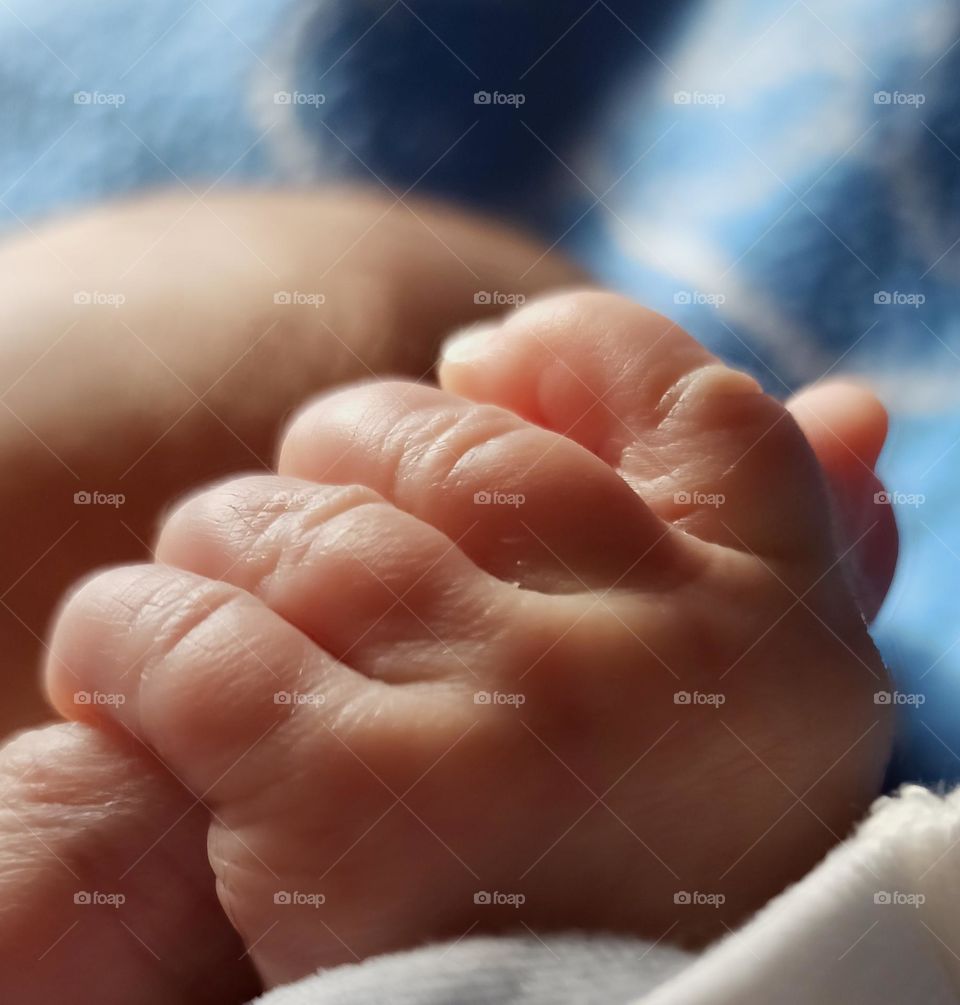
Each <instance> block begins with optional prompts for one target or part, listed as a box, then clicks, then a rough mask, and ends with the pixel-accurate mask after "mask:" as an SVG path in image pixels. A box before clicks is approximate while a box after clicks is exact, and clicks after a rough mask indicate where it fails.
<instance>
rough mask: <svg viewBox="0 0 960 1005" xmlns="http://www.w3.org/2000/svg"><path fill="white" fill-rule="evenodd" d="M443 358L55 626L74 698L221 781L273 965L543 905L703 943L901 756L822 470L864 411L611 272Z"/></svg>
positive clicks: (207, 798) (171, 529)
mask: <svg viewBox="0 0 960 1005" xmlns="http://www.w3.org/2000/svg"><path fill="white" fill-rule="evenodd" d="M439 377H440V385H441V386H440V388H432V387H427V386H425V385H420V384H407V383H402V382H396V381H393V382H380V383H367V384H364V385H360V386H355V387H351V388H346V389H343V390H340V391H337V392H335V393H334V394H331V395H328V396H325V397H323V398H321V399H319V400H317V401H315V402H313V403H312V404H310V405H309V406H307V407H306V408H305V409H303V410H302V411H301V412H300V413H299V414H298V415H297V416H296V418H295V419H294V420H293V422H292V423H291V425H290V426H289V428H288V429H287V432H286V434H285V436H284V438H283V441H282V445H281V449H280V453H279V462H278V474H277V475H276V476H253V477H244V478H239V479H232V480H230V481H229V482H225V483H221V484H219V485H216V486H213V487H212V488H209V489H206V490H204V491H203V492H201V493H199V494H197V495H194V496H192V497H191V498H189V499H187V500H186V501H185V502H184V503H183V504H182V505H181V506H180V507H179V508H178V509H177V510H176V511H175V512H174V513H173V514H172V515H171V516H170V517H169V519H168V520H167V522H166V524H165V526H164V527H163V529H162V531H161V534H160V538H159V542H158V545H157V559H158V562H157V563H155V564H149V565H139V566H130V567H122V568H118V569H113V570H109V571H107V572H105V573H102V574H100V575H98V576H97V577H95V578H93V579H91V580H88V581H87V582H86V583H85V584H84V585H83V586H82V587H81V588H80V589H79V590H78V591H77V592H76V593H74V595H73V596H72V597H71V599H70V600H69V601H68V603H67V604H66V606H65V608H64V610H63V611H62V613H61V616H60V618H59V621H58V623H57V626H56V630H55V632H54V635H53V638H52V640H51V657H50V661H49V664H48V668H47V682H48V687H49V690H50V694H51V697H52V699H53V701H54V703H55V705H56V707H57V708H58V710H59V711H60V712H62V713H63V714H64V715H65V716H67V717H68V718H74V719H85V720H91V721H93V722H95V723H96V724H100V725H107V726H108V728H110V729H112V730H113V731H114V732H120V733H121V734H123V735H126V736H128V737H129V736H133V737H136V738H137V740H138V741H139V742H140V744H142V745H143V746H144V747H146V748H147V749H149V750H150V751H151V752H152V756H155V758H156V759H158V761H159V762H162V763H164V764H165V765H167V766H168V767H169V769H170V771H171V772H173V774H174V775H175V776H176V777H177V778H179V779H181V780H182V782H183V783H184V784H185V785H186V787H187V788H188V789H189V790H191V791H192V792H193V793H195V794H196V795H197V796H199V797H202V800H203V802H204V803H205V804H206V805H207V806H208V807H209V809H210V812H211V817H210V822H209V834H208V847H209V857H210V862H211V864H212V866H213V871H214V873H215V874H216V880H217V892H218V895H219V898H220V902H221V904H222V905H223V908H224V910H225V912H226V914H227V916H228V917H229V919H230V921H231V922H232V923H233V925H234V926H235V927H236V929H237V930H238V932H239V934H240V936H241V938H242V939H243V940H244V942H245V943H246V945H247V946H248V947H250V957H251V958H252V960H253V962H254V963H255V965H256V967H257V969H258V970H259V972H260V975H261V976H262V978H263V980H264V982H265V984H266V985H268V986H270V985H273V984H276V983H280V982H283V981H288V980H292V979H295V978H297V977H299V976H302V975H304V974H306V973H308V972H310V971H311V970H313V969H315V968H316V967H317V966H330V965H333V964H337V963H342V962H351V961H353V960H355V959H356V958H363V957H366V956H368V955H371V954H374V953H379V952H384V951H388V950H392V949H398V948H403V947H406V946H410V945H414V944H417V943H419V942H422V941H424V940H426V939H431V938H443V937H458V936H460V935H462V934H464V933H465V932H467V931H498V930H503V929H506V928H515V927H518V926H519V925H520V924H524V925H527V926H529V927H530V928H531V929H533V930H535V931H539V930H547V929H563V928H586V929H603V930H614V931H622V932H630V933H635V934H638V935H643V936H647V937H650V938H653V939H658V938H661V937H665V936H669V937H670V938H671V939H682V940H686V941H688V942H702V941H703V940H705V939H709V938H712V937H714V936H716V935H719V934H721V933H722V932H723V931H724V926H733V925H735V924H737V923H738V922H739V921H741V920H742V919H743V918H744V917H745V916H746V915H748V914H749V913H750V912H751V911H753V910H754V909H756V908H757V907H759V906H760V905H761V904H762V903H763V902H764V901H765V900H766V899H768V898H769V897H770V896H771V895H772V894H773V893H775V892H777V891H778V890H779V889H781V888H782V887H783V886H784V885H785V884H787V883H788V882H790V881H792V880H794V879H796V878H798V877H799V876H800V875H802V873H803V872H805V871H806V870H807V869H808V868H809V867H810V866H811V865H813V864H814V862H815V861H816V860H817V859H818V858H819V857H820V856H821V855H822V854H823V853H824V852H825V851H826V850H827V848H829V847H830V846H831V845H832V844H834V843H835V842H836V841H838V840H840V839H841V838H842V837H843V836H844V835H845V834H846V833H847V832H848V831H849V829H850V827H851V825H852V824H853V823H854V822H855V821H856V819H857V818H858V817H859V816H860V815H861V814H862V812H863V810H864V809H865V807H866V806H867V804H868V803H869V801H870V800H871V799H872V798H873V797H874V796H875V795H876V793H877V791H878V788H879V784H880V780H881V777H882V773H883V770H884V767H885V762H886V758H887V754H888V751H889V744H890V722H889V716H888V712H889V710H888V708H887V707H886V706H883V705H877V704H875V703H874V700H873V696H874V693H875V692H876V691H878V690H882V689H883V688H885V687H886V676H885V672H884V669H883V666H882V664H881V662H880V660H879V658H878V656H877V654H876V652H875V650H874V648H873V646H872V643H871V642H870V639H869V637H868V635H867V632H866V629H865V626H864V619H863V616H862V614H861V611H860V610H859V609H858V606H857V602H856V600H855V597H854V595H853V593H852V592H851V589H850V586H849V575H848V571H847V565H848V564H849V555H850V554H852V553H853V550H852V548H851V547H850V545H851V544H852V543H853V542H849V543H844V544H841V545H838V544H837V540H836V538H835V530H834V527H833V526H832V524H831V515H830V500H829V496H828V492H832V491H833V488H832V487H831V488H829V489H828V487H827V484H826V483H825V480H824V477H823V474H824V470H826V473H827V475H828V477H829V479H830V485H831V486H832V485H833V480H834V475H835V473H836V472H840V471H844V470H846V468H845V467H844V466H845V465H846V464H847V463H848V462H847V461H846V460H845V459H844V458H843V457H842V456H841V455H840V453H839V452H835V453H834V457H833V460H832V464H833V468H832V469H831V468H830V467H829V466H827V465H823V466H821V464H820V463H818V460H817V458H818V456H819V455H820V450H819V449H818V448H817V442H815V440H816V437H817V436H819V438H820V439H819V442H820V444H821V446H822V445H823V444H825V443H826V442H828V440H827V434H830V435H836V436H837V439H838V440H840V441H842V435H838V434H836V433H835V431H834V429H833V426H834V425H839V426H842V425H843V424H842V422H840V423H836V424H832V423H831V422H825V423H822V424H821V426H822V427H823V428H819V427H818V428H817V431H816V432H815V435H814V436H811V442H810V443H808V440H807V438H806V437H805V435H804V432H805V431H806V428H810V429H814V428H815V426H816V423H814V422H813V420H812V419H811V417H810V416H811V415H814V416H815V415H817V414H818V413H817V411H816V406H817V404H818V402H817V401H813V402H812V403H810V402H808V405H809V408H808V414H807V416H806V418H805V420H804V422H805V428H804V429H801V426H800V425H798V422H797V420H796V419H795V418H794V412H793V408H795V404H794V405H793V406H791V409H786V408H784V407H783V406H782V405H780V404H779V403H777V402H776V401H774V400H773V399H772V398H769V397H767V396H766V395H764V394H763V393H762V392H761V391H760V389H759V388H758V387H757V386H756V384H755V382H753V381H752V380H751V379H749V378H747V377H745V376H743V375H740V374H737V373H735V372H733V371H730V370H729V369H727V368H725V367H723V366H721V365H720V364H719V363H718V361H716V360H715V359H714V358H712V357H711V356H710V355H709V353H707V352H706V350H704V349H703V348H702V347H701V346H699V345H698V344H697V343H696V342H695V341H694V340H693V339H692V338H690V337H689V336H688V335H686V334H685V333H683V332H682V331H680V330H679V329H677V328H676V326H674V325H673V324H672V323H670V322H669V321H667V320H666V319H664V318H661V317H659V316H658V315H655V314H652V313H651V312H649V311H646V310H644V309H642V308H639V307H637V306H635V305H633V304H631V303H629V302H627V301H625V300H622V299H620V298H618V297H615V296H612V295H607V294H597V293H577V294H566V295H563V296H561V297H557V298H553V299H550V300H546V301H542V302H539V303H537V304H535V305H532V306H531V307H529V308H527V309H525V310H522V311H520V312H518V313H516V314H514V315H512V316H511V317H510V318H509V319H508V320H507V321H506V322H505V323H504V324H503V325H502V326H500V327H498V328H495V329H486V330H484V331H483V332H482V333H480V334H479V335H478V336H477V337H475V338H473V339H472V340H467V341H464V340H463V339H460V340H458V342H457V343H456V344H455V345H454V346H453V347H452V348H451V349H450V351H449V352H448V353H447V355H446V357H445V359H444V361H443V363H442V364H441V367H440V370H439ZM820 404H822V402H820ZM827 413H828V417H829V415H830V414H832V413H830V411H829V409H827ZM864 435H866V434H864ZM881 439H882V433H881ZM811 446H812V447H813V449H811ZM815 450H816V451H817V453H816V455H815V453H814V451H815ZM852 456H854V459H855V460H856V462H857V463H858V464H860V466H861V467H865V468H867V469H869V468H872V460H865V457H866V454H865V452H864V451H862V450H861V451H859V453H856V452H854V454H853V455H852ZM869 474H870V476H871V477H872V471H871V472H869ZM849 484H850V485H854V484H859V485H862V486H865V485H867V477H866V475H864V476H862V477H861V476H859V475H851V476H850V478H849ZM851 491H852V490H851ZM885 518H886V517H885V516H884V517H880V516H879V515H878V517H877V521H880V520H881V519H885ZM845 552H846V553H847V557H846V558H843V557H842V556H843V555H844V553H845ZM880 564H881V565H882V563H880ZM81 690H82V691H85V692H89V693H98V694H102V695H104V696H112V697H111V698H110V700H104V701H101V702H91V703H86V704H77V703H76V701H75V699H74V695H75V694H76V693H77V692H78V691H81ZM131 742H135V741H131ZM691 893H696V894H698V896H697V897H693V896H691V897H689V898H688V899H685V895H686V894H691ZM699 895H703V896H699Z"/></svg>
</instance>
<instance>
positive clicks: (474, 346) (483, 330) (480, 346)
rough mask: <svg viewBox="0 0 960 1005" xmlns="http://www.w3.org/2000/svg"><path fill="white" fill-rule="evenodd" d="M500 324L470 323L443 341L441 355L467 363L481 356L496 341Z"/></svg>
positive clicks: (452, 360) (445, 358) (457, 361)
mask: <svg viewBox="0 0 960 1005" xmlns="http://www.w3.org/2000/svg"><path fill="white" fill-rule="evenodd" d="M501 330H502V329H501V326H500V325H498V324H479V325H472V326H471V327H470V328H467V329H465V330H464V331H460V332H457V333H456V334H454V335H452V336H451V337H450V338H449V339H447V341H446V342H445V343H444V346H443V350H442V355H443V358H444V360H447V361H449V362H451V363H469V362H471V361H472V360H474V359H477V358H478V357H480V356H483V355H485V354H486V353H487V351H488V350H489V349H490V348H491V346H493V345H494V343H495V342H496V341H497V337H498V336H499V335H500V332H501Z"/></svg>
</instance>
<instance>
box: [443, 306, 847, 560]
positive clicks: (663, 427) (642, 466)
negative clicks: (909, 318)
mask: <svg viewBox="0 0 960 1005" xmlns="http://www.w3.org/2000/svg"><path fill="white" fill-rule="evenodd" d="M440 380H441V383H442V384H443V386H445V387H446V388H448V389H450V390H453V391H455V392H457V393H458V394H461V395H463V396H464V397H468V398H471V399H473V400H475V401H483V402H491V403H494V404H498V405H501V406H503V407H506V408H509V409H510V410H512V411H514V412H516V413H518V414H519V415H521V416H523V417H524V418H527V419H528V420H530V421H532V422H535V423H537V424H539V425H542V426H545V427H547V428H549V429H552V430H555V431H556V432H560V433H563V434H564V435H566V436H568V437H570V438H572V439H574V440H576V441H578V442H579V443H581V444H582V445H583V446H585V447H587V448H588V449H589V450H591V451H592V452H593V453H595V454H597V455H598V456H600V457H601V458H602V459H604V460H605V461H607V463H608V464H610V465H612V466H613V467H614V468H616V469H617V471H618V472H619V473H620V474H621V475H622V477H623V478H624V479H625V480H626V481H627V482H628V483H630V484H631V485H632V486H633V487H634V488H635V489H636V490H637V491H638V492H639V493H640V494H641V496H642V497H643V499H644V500H645V501H646V502H647V504H648V505H649V506H650V508H651V509H652V510H653V511H654V512H655V513H656V514H657V515H658V516H661V517H662V518H664V519H666V520H669V521H670V522H672V523H674V524H676V525H678V526H680V527H682V529H684V530H686V531H688V532H691V533H694V534H696V535H697V536H699V537H701V538H703V539H705V540H709V541H712V542H717V543H721V544H724V545H728V546H732V547H735V548H740V549H744V550H750V551H755V552H758V553H760V554H764V555H770V556H776V557H786V556H788V555H790V556H798V555H804V556H810V554H811V552H812V551H813V550H814V549H813V547H812V543H813V542H815V541H817V540H820V541H825V540H827V539H828V535H826V534H825V533H823V531H824V529H825V526H826V512H827V509H826V499H825V497H824V496H823V490H822V485H821V479H820V475H819V473H818V471H817V466H816V461H815V458H814V457H813V454H812V452H811V450H810V447H809V446H808V444H807V443H806V441H805V440H804V437H803V435H802V433H801V432H800V430H799V428H798V427H797V424H796V422H795V421H794V420H793V418H792V416H791V415H790V413H789V412H788V411H787V410H786V409H785V408H784V407H783V406H782V405H781V404H780V403H779V402H777V401H776V400H774V399H773V398H771V397H769V396H768V395H765V394H764V393H763V392H762V390H761V388H760V387H759V385H758V384H757V382H756V381H755V380H754V379H753V378H752V377H750V376H748V375H747V374H744V373H740V372H738V371H736V370H732V369H730V368H728V367H726V366H724V365H723V364H722V363H721V362H720V361H719V360H718V359H717V358H716V357H714V356H713V355H712V354H711V353H709V352H708V351H707V350H706V349H705V348H704V347H703V346H702V345H700V344H699V343H698V342H697V341H696V340H695V339H693V338H692V337H691V336H689V335H688V334H687V333H686V332H684V331H682V330H681V329H680V328H679V327H678V326H677V325H676V324H675V323H674V322H672V321H670V320H669V319H667V318H665V317H662V316H661V315H658V314H655V313H654V312H652V311H649V310H647V309H646V308H643V307H641V306H639V305H637V304H635V303H632V302H631V301H628V300H626V299H624V298H622V297H619V296H616V295H614V294H609V293H596V292H585V293H570V294H562V295H559V296H555V297H550V298H547V299H545V300H542V301H539V302H537V303H536V304H532V305H530V306H528V307H526V308H524V309H523V310H521V311H518V312H516V313H514V314H512V315H510V316H508V317H507V319H506V320H505V321H504V323H503V324H502V325H501V326H499V327H485V328H482V329H479V330H474V331H468V332H467V333H466V334H465V335H461V336H459V337H457V338H455V339H453V340H452V341H450V342H449V343H448V344H447V346H446V347H445V351H444V356H443V360H442V363H441V367H440Z"/></svg>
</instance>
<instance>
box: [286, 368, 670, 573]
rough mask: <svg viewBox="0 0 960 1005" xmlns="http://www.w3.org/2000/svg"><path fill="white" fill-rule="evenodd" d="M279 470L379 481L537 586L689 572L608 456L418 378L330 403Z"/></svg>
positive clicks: (485, 557) (466, 545)
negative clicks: (606, 461)
mask: <svg viewBox="0 0 960 1005" xmlns="http://www.w3.org/2000/svg"><path fill="white" fill-rule="evenodd" d="M279 468H280V472H281V474H284V475H288V476H293V477H297V478H306V479H311V480H314V481H318V482H326V483H331V484H338V485H350V484H361V485H366V486H369V487H370V488H372V489H373V490H374V491H376V492H378V493H379V494H380V495H382V496H383V497H384V498H386V499H388V500H389V501H391V502H392V503H394V504H395V505H396V506H397V507H399V508H400V509H403V510H405V511H406V512H408V513H410V514H412V515H414V516H416V517H417V518H419V519H420V520H423V521H425V522H426V523H429V524H432V525H433V526H434V527H436V528H437V529H439V530H441V531H442V532H443V533H444V534H445V535H446V536H447V537H448V538H449V539H450V540H451V541H453V542H454V543H455V544H456V545H457V546H458V547H459V548H460V549H461V550H462V551H463V552H464V553H465V554H466V555H468V556H469V557H470V558H471V559H472V560H473V561H474V562H475V563H476V564H477V565H478V566H479V567H480V568H482V569H484V570H485V571H487V572H489V573H491V574H493V575H494V576H496V577H498V578H500V579H503V580H506V581H508V582H512V583H517V584H519V585H521V586H523V587H526V588H528V589H535V590H541V591H543V592H547V593H564V592H578V591H583V590H588V589H592V588H595V587H610V586H612V585H613V584H615V583H618V582H620V581H621V580H622V581H623V582H624V583H625V584H629V585H636V584H639V583H647V584H649V583H651V582H659V581H660V580H661V578H662V576H663V575H664V573H665V570H667V569H669V570H670V571H671V572H673V571H675V570H676V568H677V566H678V562H677V555H676V553H675V552H676V548H677V547H678V545H677V542H676V541H675V540H674V539H673V537H672V536H671V535H669V534H668V528H667V527H666V525H664V524H663V523H662V521H660V520H659V519H657V518H656V517H654V516H653V515H652V514H651V512H650V511H649V509H648V508H647V507H646V506H645V504H644V503H643V502H642V501H641V500H640V499H639V498H638V497H637V495H636V493H634V492H632V491H631V490H630V488H629V487H628V486H627V485H626V484H625V483H624V481H623V480H622V479H621V478H619V477H618V476H617V475H616V473H615V472H614V471H612V470H611V469H610V468H609V466H608V465H605V464H604V463H603V462H602V461H600V460H599V459H598V458H597V457H594V456H592V455H591V454H590V453H589V452H587V451H585V450H584V449H583V448H582V447H580V446H579V445H578V444H576V443H574V442H573V441H572V440H570V439H568V438H567V437H564V436H560V435H558V434H557V433H555V432H551V431H548V430H545V429H542V428H540V427H538V426H535V425H532V424H531V423H529V422H527V421H525V420H523V419H521V418H519V417H518V416H516V415H515V414H513V413H512V412H509V411H507V410H505V409H502V408H496V407H492V406H489V405H477V404H475V403H473V402H469V401H466V400H464V399H463V398H460V397H458V396H457V395H454V394H451V393H449V392H446V391H441V390H438V389H436V388H432V387H427V386H424V385H420V384H405V383H399V382H381V383H373V384H366V385H361V386H358V387H351V388H347V389H345V390H342V391H339V392H336V393H334V394H332V395H329V396H325V397H323V398H320V399H319V400H317V401H315V402H314V403H313V404H311V405H309V406H308V407H307V408H306V409H305V410H304V411H303V412H302V413H301V414H300V415H299V416H298V417H297V418H296V419H295V420H294V422H293V423H292V425H291V427H290V429H289V431H288V433H287V435H286V438H285V440H284V443H283V447H282V450H281V455H280V462H279Z"/></svg>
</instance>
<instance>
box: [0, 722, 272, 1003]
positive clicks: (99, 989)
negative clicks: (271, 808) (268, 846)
mask: <svg viewBox="0 0 960 1005" xmlns="http://www.w3.org/2000/svg"><path fill="white" fill-rule="evenodd" d="M128 739H129V737H128ZM135 746H136V745H135V744H130V743H126V744H125V743H122V742H117V741H116V740H115V739H114V738H113V737H110V736H105V735H104V734H103V732H102V731H100V730H98V729H92V728H91V727H90V726H87V725H83V724H80V723H59V724H57V725H53V726H47V727H44V728H42V729H34V730H29V731H27V732H24V733H21V734H20V735H19V736H17V737H16V738H15V739H11V740H10V741H9V742H8V743H6V744H4V745H3V746H2V747H0V1001H4V1002H17V1003H18V1005H32V1003H37V1005H47V1003H49V1002H70V1003H71V1005H121V1003H128V1002H134V1001H135V1002H138V1003H142V1005H167V1003H169V1002H179V1003H182V1005H210V1003H217V1005H239V1003H241V1002H246V1001H249V1000H250V998H251V996H252V995H254V994H256V993H257V988H258V982H257V980H256V976H255V974H254V973H253V968H252V967H251V966H250V961H249V960H248V959H247V958H246V956H245V954H244V950H243V947H242V946H241V945H240V940H239V939H238V938H237V934H236V932H234V931H233V930H232V929H231V927H230V925H229V923H228V922H227V919H226V918H225V917H224V914H223V911H222V909H221V907H220V905H219V904H218V903H217V898H216V894H215V890H214V880H213V875H212V873H211V871H210V866H209V864H208V862H207V858H206V855H205V854H204V850H205V849H204V840H205V836H206V830H207V820H208V817H207V813H206V811H205V809H204V807H203V806H200V805H198V804H197V802H196V800H195V799H194V798H193V797H192V796H191V795H190V794H189V793H188V792H187V791H186V790H185V789H184V788H183V787H182V786H181V785H180V784H179V783H178V782H177V781H176V779H175V778H173V776H172V775H171V774H170V773H169V771H167V770H166V769H165V768H164V767H163V766H162V765H159V764H157V763H156V759H155V758H151V759H150V761H149V762H148V763H144V760H143V757H142V752H138V751H136V750H134V749H132V748H133V747H135Z"/></svg>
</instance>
